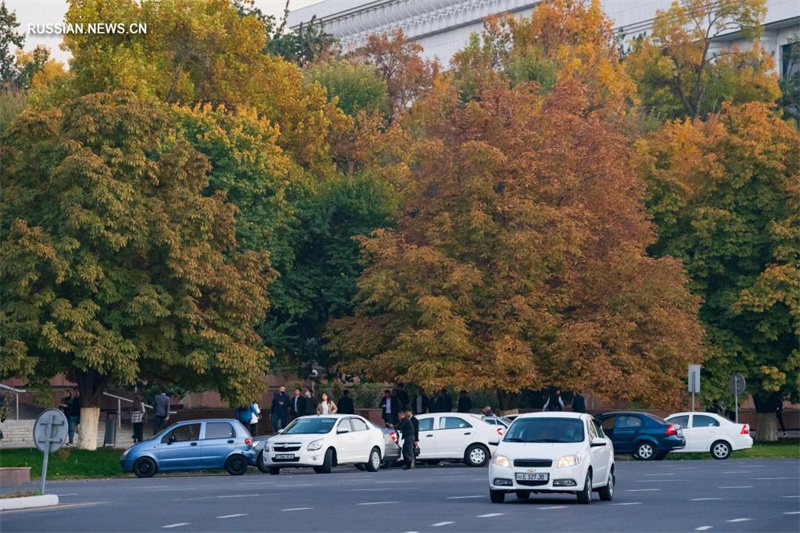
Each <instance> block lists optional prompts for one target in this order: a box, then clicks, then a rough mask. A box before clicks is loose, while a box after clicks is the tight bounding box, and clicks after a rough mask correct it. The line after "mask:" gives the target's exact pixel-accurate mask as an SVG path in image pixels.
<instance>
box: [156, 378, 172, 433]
mask: <svg viewBox="0 0 800 533" xmlns="http://www.w3.org/2000/svg"><path fill="white" fill-rule="evenodd" d="M153 419H154V420H153V435H155V434H157V433H158V432H159V431H161V428H162V427H164V422H169V396H167V391H165V390H164V389H161V392H160V393H159V394H158V395H156V397H155V399H154V400H153Z"/></svg>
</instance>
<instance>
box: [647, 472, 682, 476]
mask: <svg viewBox="0 0 800 533" xmlns="http://www.w3.org/2000/svg"><path fill="white" fill-rule="evenodd" d="M674 475H675V474H674V473H673V472H669V473H664V474H645V476H674Z"/></svg>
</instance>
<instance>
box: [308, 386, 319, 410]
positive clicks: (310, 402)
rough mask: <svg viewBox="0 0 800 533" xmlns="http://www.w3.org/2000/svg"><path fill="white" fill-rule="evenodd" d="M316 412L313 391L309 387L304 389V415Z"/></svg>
mask: <svg viewBox="0 0 800 533" xmlns="http://www.w3.org/2000/svg"><path fill="white" fill-rule="evenodd" d="M315 414H317V402H315V401H314V393H313V392H311V389H306V415H315Z"/></svg>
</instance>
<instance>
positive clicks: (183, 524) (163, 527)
mask: <svg viewBox="0 0 800 533" xmlns="http://www.w3.org/2000/svg"><path fill="white" fill-rule="evenodd" d="M190 523H191V522H178V523H177V524H169V525H167V526H162V529H172V528H173V527H181V526H188V525H189V524H190Z"/></svg>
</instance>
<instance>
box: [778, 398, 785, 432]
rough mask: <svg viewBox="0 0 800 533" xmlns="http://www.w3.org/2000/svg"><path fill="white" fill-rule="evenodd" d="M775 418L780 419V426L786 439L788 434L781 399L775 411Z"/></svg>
mask: <svg viewBox="0 0 800 533" xmlns="http://www.w3.org/2000/svg"><path fill="white" fill-rule="evenodd" d="M775 416H776V417H777V418H778V424H779V425H780V426H781V432H782V433H783V436H784V437H785V436H786V435H787V433H786V424H784V423H783V398H781V399H780V403H778V407H777V408H776V409H775Z"/></svg>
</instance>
